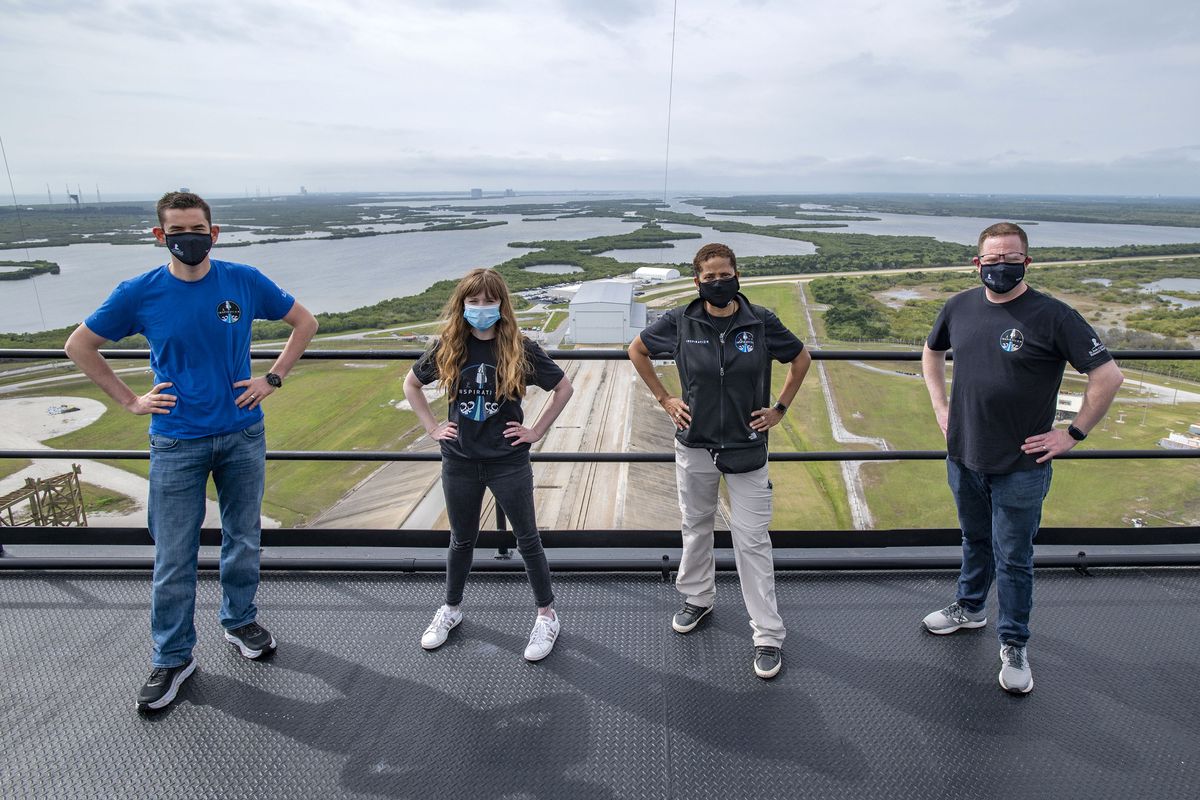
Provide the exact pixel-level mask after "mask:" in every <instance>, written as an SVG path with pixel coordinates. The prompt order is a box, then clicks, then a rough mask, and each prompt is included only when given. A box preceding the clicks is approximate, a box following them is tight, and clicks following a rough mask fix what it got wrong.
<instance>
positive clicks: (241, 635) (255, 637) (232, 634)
mask: <svg viewBox="0 0 1200 800" xmlns="http://www.w3.org/2000/svg"><path fill="white" fill-rule="evenodd" d="M225 640H226V641H227V642H230V643H232V644H233V645H235V646H236V647H237V649H238V650H241V651H242V655H244V656H245V657H246V658H261V657H262V655H263V654H264V653H270V652H272V651H274V650H275V637H274V636H272V635H271V632H270V631H269V630H267V629H266V628H264V627H263V626H261V625H259V624H258V623H257V622H251V623H249V624H247V625H243V626H242V627H240V628H234V629H233V630H231V631H225Z"/></svg>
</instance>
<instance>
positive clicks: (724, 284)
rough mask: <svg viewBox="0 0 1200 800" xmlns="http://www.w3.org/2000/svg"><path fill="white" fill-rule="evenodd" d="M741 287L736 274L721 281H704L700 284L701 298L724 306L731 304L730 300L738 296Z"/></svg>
mask: <svg viewBox="0 0 1200 800" xmlns="http://www.w3.org/2000/svg"><path fill="white" fill-rule="evenodd" d="M740 288H741V286H740V285H739V284H738V279H737V276H736V275H734V276H733V277H732V278H725V279H724V280H720V281H710V282H708V283H702V284H700V299H701V300H704V301H705V302H707V303H712V304H713V305H714V306H716V307H717V308H724V307H725V306H727V305H729V301H730V300H732V299H733V298H734V297H736V296H737V293H738V290H739V289H740Z"/></svg>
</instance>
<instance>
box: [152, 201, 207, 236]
mask: <svg viewBox="0 0 1200 800" xmlns="http://www.w3.org/2000/svg"><path fill="white" fill-rule="evenodd" d="M168 208H180V209H182V208H199V209H203V210H204V218H205V219H206V220H208V224H209V225H212V209H211V208H209V207H208V203H206V202H204V198H203V197H201V196H200V195H198V194H193V193H192V192H167V193H166V194H164V195H163V196H162V197H160V198H159V199H158V203H157V205H155V206H154V210H155V212H157V213H158V226H159V227H160V228H161V227H163V212H164V211H166V210H167V209H168Z"/></svg>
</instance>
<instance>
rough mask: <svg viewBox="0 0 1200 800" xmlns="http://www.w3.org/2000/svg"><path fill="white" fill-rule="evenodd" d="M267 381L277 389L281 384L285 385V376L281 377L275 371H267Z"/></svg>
mask: <svg viewBox="0 0 1200 800" xmlns="http://www.w3.org/2000/svg"><path fill="white" fill-rule="evenodd" d="M267 383H269V384H271V385H272V386H274V387H275V388H276V389H278V388H279V387H280V386H283V378H281V377H279V376H278V375H276V374H275V373H274V372H268V373H267Z"/></svg>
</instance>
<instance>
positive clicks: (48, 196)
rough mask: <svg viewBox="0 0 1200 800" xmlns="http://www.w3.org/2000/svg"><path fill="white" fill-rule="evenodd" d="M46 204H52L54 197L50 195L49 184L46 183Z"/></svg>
mask: <svg viewBox="0 0 1200 800" xmlns="http://www.w3.org/2000/svg"><path fill="white" fill-rule="evenodd" d="M46 205H50V206H52V205H54V198H53V197H51V196H50V184H48V183H47V184H46Z"/></svg>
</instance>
